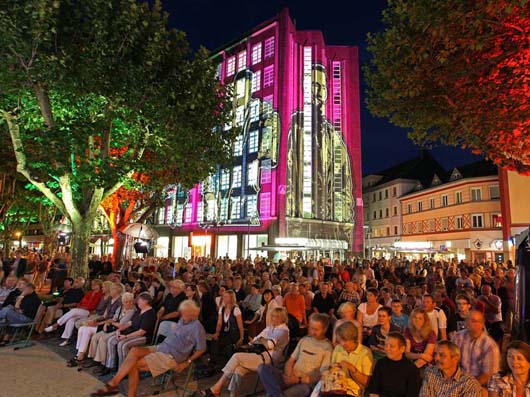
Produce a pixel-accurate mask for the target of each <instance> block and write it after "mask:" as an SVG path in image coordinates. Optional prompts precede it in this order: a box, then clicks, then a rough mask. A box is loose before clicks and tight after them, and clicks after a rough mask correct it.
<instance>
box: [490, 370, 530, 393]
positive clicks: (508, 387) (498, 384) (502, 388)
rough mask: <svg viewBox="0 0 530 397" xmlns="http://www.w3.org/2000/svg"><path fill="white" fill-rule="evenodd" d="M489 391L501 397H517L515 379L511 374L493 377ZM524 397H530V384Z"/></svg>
mask: <svg viewBox="0 0 530 397" xmlns="http://www.w3.org/2000/svg"><path fill="white" fill-rule="evenodd" d="M488 390H489V391H491V392H495V393H497V394H498V395H499V397H516V395H517V394H516V389H515V379H514V378H513V376H512V375H511V374H508V375H506V376H502V375H501V374H495V375H493V376H492V377H491V378H490V380H489V382H488ZM522 396H523V397H530V383H527V384H526V386H525V387H524V390H523V394H522Z"/></svg>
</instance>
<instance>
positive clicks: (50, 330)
mask: <svg viewBox="0 0 530 397" xmlns="http://www.w3.org/2000/svg"><path fill="white" fill-rule="evenodd" d="M53 331H55V327H54V326H53V325H50V326H48V327H46V328H44V332H53Z"/></svg>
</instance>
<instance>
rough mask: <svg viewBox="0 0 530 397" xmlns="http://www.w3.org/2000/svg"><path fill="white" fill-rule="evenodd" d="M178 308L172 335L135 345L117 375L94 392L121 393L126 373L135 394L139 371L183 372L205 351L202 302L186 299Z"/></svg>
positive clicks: (157, 374)
mask: <svg viewBox="0 0 530 397" xmlns="http://www.w3.org/2000/svg"><path fill="white" fill-rule="evenodd" d="M141 299H143V298H140V300H141ZM179 311H180V314H181V318H180V321H179V322H178V324H177V327H176V328H175V331H174V332H173V333H172V334H171V335H169V336H168V337H167V338H166V339H165V340H164V341H163V342H162V343H161V344H160V345H158V346H151V347H134V348H133V349H132V350H131V351H130V353H129V354H128V355H127V358H126V359H125V361H124V362H123V364H122V365H121V366H120V368H119V370H118V373H117V374H116V376H114V377H113V378H112V379H111V380H110V381H108V382H107V383H106V384H105V386H104V387H103V388H101V389H99V390H97V391H96V392H94V393H92V394H91V396H109V395H115V394H118V392H119V388H118V385H119V384H120V382H121V381H122V380H123V379H124V378H125V377H128V378H129V390H128V396H129V397H136V391H137V389H138V383H139V382H140V371H148V372H150V373H151V375H152V376H153V377H157V376H159V375H161V374H163V373H164V372H166V371H168V370H170V369H173V370H175V371H177V372H182V371H184V370H185V369H186V368H187V367H188V366H189V365H191V364H192V363H193V362H194V361H195V360H197V359H198V358H199V357H200V356H202V354H203V353H204V352H205V351H206V333H205V332H204V328H203V326H202V324H201V323H200V322H199V312H200V308H199V306H198V305H197V303H196V302H195V301H192V300H185V301H184V302H182V303H181V305H180V306H179Z"/></svg>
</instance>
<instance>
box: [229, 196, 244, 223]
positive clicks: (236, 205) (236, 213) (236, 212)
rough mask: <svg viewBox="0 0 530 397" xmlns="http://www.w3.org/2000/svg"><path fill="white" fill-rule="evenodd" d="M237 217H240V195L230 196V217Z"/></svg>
mask: <svg viewBox="0 0 530 397" xmlns="http://www.w3.org/2000/svg"><path fill="white" fill-rule="evenodd" d="M239 218H241V197H232V207H231V209H230V219H239Z"/></svg>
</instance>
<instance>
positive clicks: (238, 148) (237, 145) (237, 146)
mask: <svg viewBox="0 0 530 397" xmlns="http://www.w3.org/2000/svg"><path fill="white" fill-rule="evenodd" d="M233 153H234V156H241V155H242V154H243V135H238V136H237V138H236V139H235V140H234V148H233Z"/></svg>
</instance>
